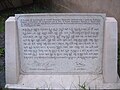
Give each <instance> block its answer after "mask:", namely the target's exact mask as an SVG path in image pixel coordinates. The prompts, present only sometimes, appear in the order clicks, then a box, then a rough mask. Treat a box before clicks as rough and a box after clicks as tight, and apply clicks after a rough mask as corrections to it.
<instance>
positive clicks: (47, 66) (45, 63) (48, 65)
mask: <svg viewBox="0 0 120 90" xmlns="http://www.w3.org/2000/svg"><path fill="white" fill-rule="evenodd" d="M33 66H36V67H42V68H43V67H44V68H50V67H53V66H55V64H54V63H52V62H51V61H48V62H38V61H34V63H33Z"/></svg>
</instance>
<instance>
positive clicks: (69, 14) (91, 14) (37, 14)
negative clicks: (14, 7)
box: [15, 13, 106, 20]
mask: <svg viewBox="0 0 120 90" xmlns="http://www.w3.org/2000/svg"><path fill="white" fill-rule="evenodd" d="M66 15H67V16H73V15H75V16H81V15H86V16H89V15H90V16H94V15H95V16H102V18H103V19H105V17H106V13H27V14H15V20H17V19H18V18H19V17H20V16H66Z"/></svg>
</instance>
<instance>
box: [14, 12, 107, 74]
mask: <svg viewBox="0 0 120 90" xmlns="http://www.w3.org/2000/svg"><path fill="white" fill-rule="evenodd" d="M16 21H17V27H18V37H19V51H20V63H21V65H20V68H21V73H23V74H28V73H29V74H36V73H37V74H86V73H90V74H100V73H102V56H103V55H102V54H103V53H102V52H103V30H104V22H105V14H96V13H94V14H91V13H84V14H80V13H67V14H66V13H54V14H49V13H46V14H22V15H21V14H20V15H19V14H17V15H16Z"/></svg>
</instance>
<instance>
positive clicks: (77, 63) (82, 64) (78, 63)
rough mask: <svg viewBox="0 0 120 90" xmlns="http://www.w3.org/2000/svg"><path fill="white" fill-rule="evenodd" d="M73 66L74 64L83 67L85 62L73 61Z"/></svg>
mask: <svg viewBox="0 0 120 90" xmlns="http://www.w3.org/2000/svg"><path fill="white" fill-rule="evenodd" d="M75 66H76V67H84V66H85V64H84V63H81V62H75Z"/></svg>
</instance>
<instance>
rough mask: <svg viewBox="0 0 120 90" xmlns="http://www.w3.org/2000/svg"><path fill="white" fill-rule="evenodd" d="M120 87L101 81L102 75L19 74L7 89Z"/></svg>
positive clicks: (116, 84) (118, 84) (119, 80)
mask: <svg viewBox="0 0 120 90" xmlns="http://www.w3.org/2000/svg"><path fill="white" fill-rule="evenodd" d="M82 86H83V87H85V88H86V89H120V79H118V83H103V76H102V75H20V78H19V82H18V83H17V84H6V86H5V87H6V88H9V89H53V88H54V89H82Z"/></svg>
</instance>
